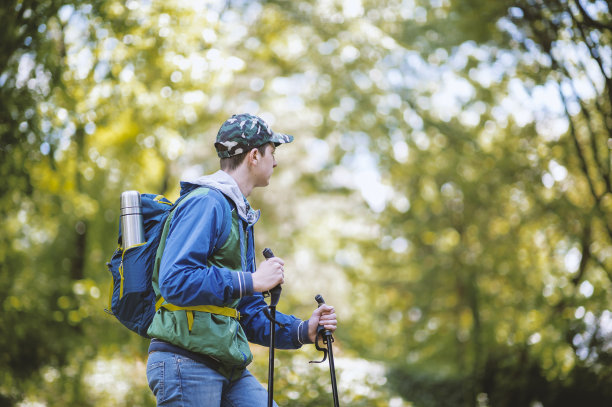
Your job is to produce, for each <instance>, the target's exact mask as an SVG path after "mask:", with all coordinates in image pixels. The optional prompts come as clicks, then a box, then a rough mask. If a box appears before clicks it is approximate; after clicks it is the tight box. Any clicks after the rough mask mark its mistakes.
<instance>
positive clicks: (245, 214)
mask: <svg viewBox="0 0 612 407" xmlns="http://www.w3.org/2000/svg"><path fill="white" fill-rule="evenodd" d="M198 187H208V188H213V189H216V190H218V191H219V192H221V193H222V194H223V195H225V196H226V197H228V198H229V199H231V200H232V202H234V205H236V208H237V210H238V215H240V217H241V218H242V219H243V220H245V221H247V222H248V223H249V225H252V224H254V223H255V222H257V220H258V219H259V216H260V211H259V210H253V209H252V208H251V206H250V205H249V203H248V201H247V200H246V198H245V197H244V195H242V191H240V188H239V187H238V184H237V183H236V181H235V180H234V178H232V176H231V175H229V174H228V173H227V172H225V171H223V170H219V171H217V172H215V173H214V174H211V175H203V176H201V177H200V178H197V179H195V180H190V181H181V195H184V194H186V193H189V192H191V191H192V190H194V189H195V188H198Z"/></svg>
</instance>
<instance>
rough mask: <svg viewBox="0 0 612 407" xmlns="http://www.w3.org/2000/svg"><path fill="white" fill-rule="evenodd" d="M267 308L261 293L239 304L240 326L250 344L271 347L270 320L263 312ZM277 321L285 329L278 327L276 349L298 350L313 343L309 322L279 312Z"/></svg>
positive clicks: (244, 299)
mask: <svg viewBox="0 0 612 407" xmlns="http://www.w3.org/2000/svg"><path fill="white" fill-rule="evenodd" d="M267 306H268V305H267V304H266V302H265V301H264V298H263V295H262V294H261V293H254V294H253V295H251V296H248V297H244V298H242V299H241V300H240V303H239V304H238V310H239V311H240V325H242V328H243V330H244V332H245V333H246V336H247V338H248V340H249V342H253V343H256V344H258V345H262V346H270V320H269V319H268V318H267V317H266V315H265V314H264V312H263V310H264V308H266V307H267ZM276 320H277V321H278V322H280V323H282V324H283V325H284V327H283V328H281V327H279V326H276V336H275V338H274V339H275V342H274V343H275V348H278V349H298V348H300V347H301V346H302V345H304V344H308V343H312V342H310V340H309V339H308V321H302V320H301V319H299V318H296V317H294V316H293V315H286V314H283V313H282V312H278V311H276Z"/></svg>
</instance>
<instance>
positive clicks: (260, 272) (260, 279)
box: [253, 257, 285, 293]
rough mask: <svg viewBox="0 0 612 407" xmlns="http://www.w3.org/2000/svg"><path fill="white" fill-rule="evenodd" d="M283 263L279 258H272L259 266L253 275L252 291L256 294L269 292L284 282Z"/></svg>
mask: <svg viewBox="0 0 612 407" xmlns="http://www.w3.org/2000/svg"><path fill="white" fill-rule="evenodd" d="M284 265H285V262H284V261H283V259H281V258H280V257H272V258H270V259H268V260H266V261H263V262H261V264H259V268H257V271H255V273H253V290H254V291H256V292H260V293H262V292H264V291H269V290H271V289H272V288H274V287H276V286H277V285H279V284H282V283H284V282H285V269H284V268H283V266H284Z"/></svg>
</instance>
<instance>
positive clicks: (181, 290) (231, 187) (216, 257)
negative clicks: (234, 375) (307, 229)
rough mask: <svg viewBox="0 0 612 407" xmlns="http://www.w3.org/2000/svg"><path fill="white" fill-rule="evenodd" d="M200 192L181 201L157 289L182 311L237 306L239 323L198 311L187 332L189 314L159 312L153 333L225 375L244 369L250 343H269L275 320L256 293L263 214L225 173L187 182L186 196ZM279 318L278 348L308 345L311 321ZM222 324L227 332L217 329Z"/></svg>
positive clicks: (183, 186)
mask: <svg viewBox="0 0 612 407" xmlns="http://www.w3.org/2000/svg"><path fill="white" fill-rule="evenodd" d="M199 187H205V188H204V189H205V190H206V191H207V192H205V193H199V194H194V197H193V198H192V197H189V199H185V200H183V202H182V203H181V205H179V206H178V207H177V209H176V211H175V213H174V216H173V218H172V220H171V223H170V229H169V233H168V236H167V239H166V245H165V249H164V252H163V256H162V259H161V264H160V268H159V275H158V276H156V275H154V276H153V283H154V284H153V285H154V288H157V289H158V291H159V294H160V295H161V296H163V297H164V298H165V300H166V301H167V302H168V303H170V304H173V305H176V306H179V307H190V306H198V305H215V306H219V307H231V308H236V309H237V310H238V311H239V312H240V319H239V325H238V323H236V322H235V321H232V319H231V318H227V317H222V316H219V315H209V314H208V313H196V314H197V315H196V318H195V319H194V320H193V321H194V322H193V328H192V329H191V330H186V329H185V326H184V325H185V321H184V320H185V318H184V317H183V314H184V311H168V310H165V309H160V310H159V311H158V313H157V314H156V315H155V317H154V319H153V323H152V324H151V327H150V328H149V335H150V336H152V337H153V338H159V339H161V340H163V341H164V342H165V343H167V344H171V345H173V346H178V347H180V348H182V349H186V350H187V351H189V352H194V353H196V354H202V355H205V356H210V357H212V358H214V359H215V360H218V361H220V362H221V364H222V365H224V366H225V367H227V368H229V369H225V370H227V371H235V370H236V369H238V370H240V369H241V368H245V367H246V366H247V365H248V363H250V361H251V359H252V356H251V354H250V351H249V350H248V344H246V341H247V340H248V341H249V342H253V343H257V344H260V345H264V346H268V345H269V343H270V321H269V320H268V319H267V318H266V316H265V315H264V313H263V309H264V308H265V307H267V304H266V303H265V301H264V299H263V295H262V294H261V293H258V292H254V291H253V279H252V273H253V272H255V247H254V239H253V227H254V225H255V223H256V222H257V220H258V219H259V211H254V210H252V209H251V208H250V206H249V204H248V202H247V200H246V199H245V198H244V196H243V195H242V193H241V192H240V189H239V188H238V185H237V184H236V182H235V181H234V179H233V178H232V177H231V176H229V175H228V174H227V173H225V172H223V171H218V172H217V173H215V174H213V175H210V176H205V177H201V178H199V179H198V180H196V181H194V182H190V183H188V182H182V183H181V195H184V194H187V193H190V192H191V191H194V190H195V189H196V188H199ZM207 314H208V315H207ZM276 319H277V320H278V321H279V322H281V323H283V324H285V327H284V328H277V330H276V347H277V348H281V349H297V348H299V347H301V345H302V344H304V343H308V342H309V341H308V335H307V332H308V321H302V320H300V319H298V318H296V317H294V316H291V315H285V314H282V313H280V312H277V313H276ZM219 324H221V325H223V324H225V325H226V326H225V327H224V328H223V329H221V330H219ZM213 330H215V331H216V332H211V331H213ZM152 346H153V345H152ZM157 346H159V345H157ZM226 348H229V349H226ZM234 348H235V349H234ZM222 370H224V369H222ZM222 373H223V372H222Z"/></svg>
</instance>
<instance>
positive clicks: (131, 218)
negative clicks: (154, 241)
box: [121, 191, 145, 250]
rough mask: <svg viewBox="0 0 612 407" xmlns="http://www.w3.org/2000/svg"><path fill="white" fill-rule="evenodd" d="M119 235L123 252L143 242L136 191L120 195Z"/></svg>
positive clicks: (138, 196) (138, 200) (140, 209)
mask: <svg viewBox="0 0 612 407" xmlns="http://www.w3.org/2000/svg"><path fill="white" fill-rule="evenodd" d="M121 234H122V238H121V239H122V246H123V249H124V250H125V249H127V248H129V247H132V246H134V245H137V244H140V243H144V241H145V236H144V225H143V222H142V204H141V201H140V193H139V192H138V191H124V192H122V193H121Z"/></svg>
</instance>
